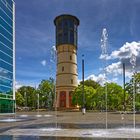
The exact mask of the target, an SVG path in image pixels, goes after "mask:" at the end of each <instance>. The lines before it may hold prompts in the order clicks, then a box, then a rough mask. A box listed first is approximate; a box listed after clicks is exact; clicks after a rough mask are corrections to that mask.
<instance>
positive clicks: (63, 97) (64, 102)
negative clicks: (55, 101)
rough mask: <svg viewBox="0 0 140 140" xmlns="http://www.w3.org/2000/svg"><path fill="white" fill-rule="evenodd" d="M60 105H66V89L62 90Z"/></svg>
mask: <svg viewBox="0 0 140 140" xmlns="http://www.w3.org/2000/svg"><path fill="white" fill-rule="evenodd" d="M60 107H66V91H60Z"/></svg>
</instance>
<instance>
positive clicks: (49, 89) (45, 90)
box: [38, 78, 55, 109]
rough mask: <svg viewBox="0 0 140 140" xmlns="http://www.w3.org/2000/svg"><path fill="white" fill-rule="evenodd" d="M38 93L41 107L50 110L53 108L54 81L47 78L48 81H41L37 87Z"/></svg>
mask: <svg viewBox="0 0 140 140" xmlns="http://www.w3.org/2000/svg"><path fill="white" fill-rule="evenodd" d="M38 93H39V97H40V105H41V107H47V108H49V109H51V108H52V107H53V103H54V97H55V85H54V79H53V78H49V80H42V81H41V83H40V84H39V87H38Z"/></svg>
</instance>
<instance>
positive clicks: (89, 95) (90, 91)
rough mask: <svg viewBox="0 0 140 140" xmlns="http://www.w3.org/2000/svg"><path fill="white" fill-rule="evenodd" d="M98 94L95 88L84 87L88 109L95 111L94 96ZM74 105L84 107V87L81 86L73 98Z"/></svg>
mask: <svg viewBox="0 0 140 140" xmlns="http://www.w3.org/2000/svg"><path fill="white" fill-rule="evenodd" d="M95 93H96V90H95V89H94V88H93V87H90V86H89V87H88V86H84V94H85V106H86V108H87V109H93V108H94V95H95ZM72 103H73V104H74V105H79V106H80V107H82V105H83V88H82V85H79V86H78V87H77V88H76V89H75V91H74V93H73V97H72Z"/></svg>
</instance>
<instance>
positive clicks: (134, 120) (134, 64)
mask: <svg viewBox="0 0 140 140" xmlns="http://www.w3.org/2000/svg"><path fill="white" fill-rule="evenodd" d="M130 63H131V65H132V73H133V127H134V129H135V128H136V116H135V113H136V110H135V93H136V91H135V67H136V54H135V53H132V54H131V57H130Z"/></svg>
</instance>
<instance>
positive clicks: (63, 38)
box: [54, 15, 79, 108]
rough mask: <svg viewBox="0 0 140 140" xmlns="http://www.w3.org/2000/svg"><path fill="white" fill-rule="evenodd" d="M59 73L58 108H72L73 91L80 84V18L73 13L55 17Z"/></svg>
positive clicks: (57, 81) (57, 77)
mask: <svg viewBox="0 0 140 140" xmlns="http://www.w3.org/2000/svg"><path fill="white" fill-rule="evenodd" d="M54 24H55V26H56V49H57V73H56V95H57V107H58V108H71V107H73V106H72V93H73V91H74V89H75V88H76V87H77V85H78V80H77V79H78V73H77V28H78V25H79V19H78V18H77V17H75V16H72V15H60V16H58V17H56V18H55V20H54Z"/></svg>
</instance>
